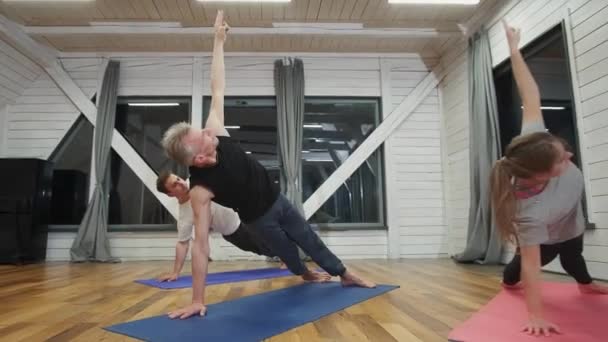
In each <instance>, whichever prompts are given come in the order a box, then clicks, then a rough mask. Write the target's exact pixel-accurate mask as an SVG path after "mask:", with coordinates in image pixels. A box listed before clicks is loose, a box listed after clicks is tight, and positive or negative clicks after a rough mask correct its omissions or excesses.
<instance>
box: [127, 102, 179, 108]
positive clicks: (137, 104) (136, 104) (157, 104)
mask: <svg viewBox="0 0 608 342" xmlns="http://www.w3.org/2000/svg"><path fill="white" fill-rule="evenodd" d="M129 106H131V107H175V106H179V103H177V102H152V103H144V102H129Z"/></svg>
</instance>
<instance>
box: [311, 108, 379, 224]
mask: <svg viewBox="0 0 608 342" xmlns="http://www.w3.org/2000/svg"><path fill="white" fill-rule="evenodd" d="M304 112H305V113H304V134H303V141H302V187H303V198H304V200H306V199H307V198H308V197H310V195H312V194H313V193H314V191H315V190H317V189H318V188H319V186H321V184H323V182H325V180H326V179H327V178H329V176H331V174H332V173H333V172H334V171H335V170H336V169H337V168H338V167H339V166H340V165H342V163H343V162H344V161H345V160H346V159H347V158H348V157H349V156H350V155H351V154H352V153H353V152H354V151H355V150H356V149H357V148H358V147H359V145H361V143H362V142H363V141H364V140H365V138H366V137H367V136H369V134H370V133H371V132H372V131H373V130H374V129H375V128H376V126H377V125H378V122H379V112H380V111H379V103H378V99H375V98H374V99H365V98H357V99H337V98H307V99H306V101H305V109H304ZM381 158H382V152H381V150H377V151H376V152H374V153H373V154H372V155H371V156H370V157H369V158H368V160H367V161H366V162H365V163H363V164H362V165H361V166H360V167H359V169H357V171H355V173H353V175H352V176H351V177H350V178H349V179H348V180H347V181H346V182H345V183H344V184H343V185H342V186H341V187H340V188H339V189H338V191H336V193H334V194H333V195H332V197H331V198H330V199H329V200H328V201H327V202H325V204H324V205H323V206H322V207H321V208H320V209H319V210H318V211H317V212H316V213H315V214H314V215H313V216H312V217H311V218H310V222H311V223H316V224H319V225H322V226H323V225H325V226H327V225H331V224H349V225H351V226H352V224H353V223H355V224H365V225H366V226H367V227H369V226H376V225H382V224H383V222H384V219H383V205H382V198H383V197H382V196H383V193H382V186H383V185H382V184H383V183H382V176H381V175H382V170H381V166H382V160H381Z"/></svg>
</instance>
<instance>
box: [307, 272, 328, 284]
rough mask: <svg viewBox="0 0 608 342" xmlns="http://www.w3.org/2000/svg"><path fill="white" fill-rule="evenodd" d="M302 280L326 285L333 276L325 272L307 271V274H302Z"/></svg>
mask: <svg viewBox="0 0 608 342" xmlns="http://www.w3.org/2000/svg"><path fill="white" fill-rule="evenodd" d="M302 279H304V280H306V281H309V282H311V283H325V282H328V281H329V280H330V279H331V276H330V275H329V274H328V273H325V272H317V271H311V270H306V272H304V274H302Z"/></svg>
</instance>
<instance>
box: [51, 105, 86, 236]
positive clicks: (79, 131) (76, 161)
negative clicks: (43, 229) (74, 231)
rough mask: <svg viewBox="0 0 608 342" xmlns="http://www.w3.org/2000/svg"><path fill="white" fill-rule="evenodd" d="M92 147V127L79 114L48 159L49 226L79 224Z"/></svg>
mask: <svg viewBox="0 0 608 342" xmlns="http://www.w3.org/2000/svg"><path fill="white" fill-rule="evenodd" d="M92 148H93V125H92V124H91V123H90V122H89V121H88V120H87V119H86V118H85V117H84V116H83V115H80V117H79V118H78V119H77V120H76V122H74V124H73V125H72V127H71V128H70V130H69V131H68V133H67V134H66V135H65V136H64V138H63V140H62V141H61V142H60V143H59V145H58V146H57V148H56V149H55V151H53V153H52V154H51V156H50V157H49V160H51V161H53V162H54V169H53V196H52V200H51V224H52V225H68V226H73V227H72V228H75V227H76V226H78V225H80V222H81V221H82V218H83V216H84V213H85V211H86V209H87V205H88V203H89V178H90V174H91V152H92Z"/></svg>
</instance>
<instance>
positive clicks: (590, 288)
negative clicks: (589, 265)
mask: <svg viewBox="0 0 608 342" xmlns="http://www.w3.org/2000/svg"><path fill="white" fill-rule="evenodd" d="M578 290H579V291H581V293H585V294H602V295H605V294H608V287H607V286H604V285H600V284H596V283H590V284H578Z"/></svg>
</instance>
